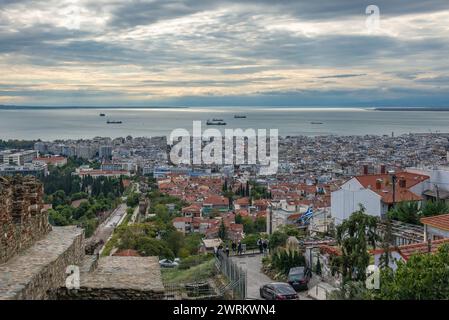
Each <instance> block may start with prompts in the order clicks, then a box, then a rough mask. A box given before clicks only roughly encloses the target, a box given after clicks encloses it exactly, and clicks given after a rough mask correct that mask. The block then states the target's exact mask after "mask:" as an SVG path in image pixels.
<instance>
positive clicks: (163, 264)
mask: <svg viewBox="0 0 449 320" xmlns="http://www.w3.org/2000/svg"><path fill="white" fill-rule="evenodd" d="M176 260H178V261H179V259H175V260H174V261H173V260H170V259H162V260H159V265H160V266H161V267H162V268H175V267H177V266H178V265H179V262H178V261H176Z"/></svg>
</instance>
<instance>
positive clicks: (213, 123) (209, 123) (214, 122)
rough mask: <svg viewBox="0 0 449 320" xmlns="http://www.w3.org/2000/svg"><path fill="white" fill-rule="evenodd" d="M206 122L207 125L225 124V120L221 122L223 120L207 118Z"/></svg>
mask: <svg viewBox="0 0 449 320" xmlns="http://www.w3.org/2000/svg"><path fill="white" fill-rule="evenodd" d="M206 124H207V125H208V126H225V125H226V122H223V121H210V120H207V122H206Z"/></svg>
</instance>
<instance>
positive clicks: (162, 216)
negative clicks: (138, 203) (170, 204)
mask: <svg viewBox="0 0 449 320" xmlns="http://www.w3.org/2000/svg"><path fill="white" fill-rule="evenodd" d="M154 212H155V214H156V217H157V218H158V219H159V220H161V221H163V222H164V223H168V222H169V221H170V214H169V213H168V208H167V206H166V205H164V204H157V205H156V206H155V207H154Z"/></svg>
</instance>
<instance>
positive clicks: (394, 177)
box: [388, 170, 397, 207]
mask: <svg viewBox="0 0 449 320" xmlns="http://www.w3.org/2000/svg"><path fill="white" fill-rule="evenodd" d="M388 173H389V174H390V176H391V181H392V183H393V207H394V206H395V205H396V180H397V177H396V174H395V172H394V170H390V171H388Z"/></svg>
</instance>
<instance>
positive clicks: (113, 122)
mask: <svg viewBox="0 0 449 320" xmlns="http://www.w3.org/2000/svg"><path fill="white" fill-rule="evenodd" d="M106 123H107V124H120V123H122V122H121V121H111V120H108V121H106Z"/></svg>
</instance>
